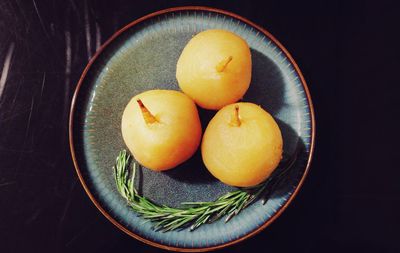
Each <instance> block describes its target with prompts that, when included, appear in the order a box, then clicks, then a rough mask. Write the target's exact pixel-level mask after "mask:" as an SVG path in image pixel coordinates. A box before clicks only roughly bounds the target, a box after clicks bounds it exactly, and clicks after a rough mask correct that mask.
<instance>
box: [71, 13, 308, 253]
mask: <svg viewBox="0 0 400 253" xmlns="http://www.w3.org/2000/svg"><path fill="white" fill-rule="evenodd" d="M177 11H208V12H214V13H217V14H223V15H226V16H229V17H232V18H235V19H238V20H240V21H242V22H244V23H245V24H247V25H249V26H251V27H254V28H256V29H257V30H259V31H260V32H261V33H263V34H264V35H265V36H266V37H268V38H269V39H270V40H271V41H273V42H274V43H275V44H276V45H277V46H278V48H279V49H280V50H282V52H283V53H284V54H285V56H286V57H287V59H288V60H289V61H290V63H291V64H292V65H293V67H294V69H295V70H296V72H297V74H298V75H299V78H300V82H301V85H302V86H303V89H304V91H305V93H306V97H307V103H308V106H309V110H310V117H311V142H310V151H309V154H308V158H307V164H306V168H305V170H304V173H303V175H302V177H301V179H300V181H299V183H298V184H297V186H296V188H295V190H294V192H293V193H292V195H291V196H290V197H289V198H288V199H287V201H286V202H285V203H284V204H283V205H282V206H281V207H280V208H279V209H278V210H277V212H276V213H275V214H274V215H273V216H272V217H271V218H269V219H268V220H267V221H266V222H265V223H264V224H262V225H261V226H259V227H258V228H256V229H254V230H253V231H251V232H250V233H248V234H246V235H243V236H242V237H239V238H237V239H235V240H233V241H230V242H226V243H223V244H219V245H215V246H210V247H201V248H182V247H174V246H168V245H164V244H161V243H157V242H154V241H152V240H149V239H146V238H143V237H141V236H139V235H138V234H135V233H134V232H132V231H131V230H129V229H128V228H126V227H125V226H123V225H122V224H121V223H119V222H118V221H117V220H116V219H115V218H113V217H112V216H111V215H110V214H109V213H108V212H107V211H106V210H105V209H104V208H103V207H102V206H101V204H100V203H99V202H98V201H97V200H96V199H95V197H94V196H93V194H92V193H91V192H90V190H89V187H88V186H87V184H86V182H85V180H84V178H83V175H82V173H81V170H80V168H79V165H78V161H77V159H76V154H75V146H74V129H73V125H74V114H75V111H76V101H77V97H78V94H79V90H80V88H81V86H82V84H83V81H84V79H85V77H86V74H87V72H88V71H89V69H90V68H91V66H92V65H93V63H94V62H95V61H96V59H97V58H98V57H99V55H100V54H101V53H102V52H103V51H104V49H105V48H106V47H107V46H108V45H109V44H110V43H111V42H112V41H114V40H115V39H116V38H117V37H118V36H120V35H121V34H122V33H124V32H125V31H126V30H128V29H130V28H131V27H133V26H135V25H137V24H139V23H141V22H143V21H145V20H147V19H150V18H152V17H155V16H159V15H163V14H166V13H172V12H177ZM68 134H69V146H70V152H71V157H72V161H73V164H74V167H75V171H76V173H77V175H78V178H79V181H80V183H81V184H82V186H83V188H84V190H85V192H86V194H87V195H88V197H89V198H90V200H91V201H92V203H93V204H94V205H95V206H96V208H97V209H98V210H99V211H100V212H101V213H102V214H103V215H104V216H105V217H106V218H107V219H108V220H109V221H110V222H111V223H112V224H113V225H114V226H116V227H117V228H118V229H120V230H121V231H123V232H125V233H126V234H127V235H129V236H131V237H133V238H135V239H137V240H139V241H141V242H144V243H146V244H148V245H151V246H154V247H157V248H161V249H164V250H170V251H178V252H205V251H211V250H216V249H221V248H225V247H227V246H230V245H233V244H236V243H239V242H241V241H243V240H246V239H248V238H250V237H252V236H254V235H256V234H258V233H259V232H261V231H262V230H264V229H265V228H266V227H268V226H269V225H270V224H271V223H272V222H274V221H275V220H276V219H277V218H278V217H279V216H280V215H281V214H282V213H283V212H284V211H285V210H286V208H287V207H288V206H289V204H290V203H291V202H292V201H293V199H294V198H295V197H296V195H297V193H298V192H299V190H300V188H301V187H302V185H303V183H304V180H305V178H306V177H307V174H308V172H309V170H310V166H311V161H312V158H313V155H314V148H315V114H314V107H313V103H312V100H311V94H310V91H309V89H308V86H307V83H306V81H305V78H304V76H303V74H302V72H301V70H300V68H299V66H298V65H297V63H296V61H295V60H294V59H293V57H292V56H291V54H290V53H289V52H288V50H287V49H286V48H285V47H284V46H283V45H282V44H281V43H280V42H279V41H278V40H277V39H276V38H275V37H274V36H273V35H272V34H271V33H270V32H268V31H267V30H266V29H265V28H263V27H261V26H259V25H257V24H255V23H253V22H252V21H250V20H248V19H246V18H244V17H242V16H240V15H238V14H235V13H233V12H230V11H226V10H222V9H218V8H213V7H207V6H179V7H172V8H167V9H162V10H159V11H155V12H152V13H150V14H147V15H145V16H143V17H140V18H138V19H136V20H134V21H132V22H130V23H128V24H127V25H125V26H124V27H122V28H121V29H119V30H117V31H116V32H115V33H114V34H113V35H112V36H111V37H110V38H108V39H107V40H106V41H105V42H104V43H103V44H102V45H101V47H100V48H99V49H98V50H97V51H96V53H95V54H94V55H93V56H92V58H91V59H90V60H89V62H88V64H87V65H86V67H85V69H84V70H83V72H82V74H81V76H80V78H79V81H78V84H77V86H76V88H75V91H74V94H73V97H72V101H71V107H70V113H69V121H68Z"/></svg>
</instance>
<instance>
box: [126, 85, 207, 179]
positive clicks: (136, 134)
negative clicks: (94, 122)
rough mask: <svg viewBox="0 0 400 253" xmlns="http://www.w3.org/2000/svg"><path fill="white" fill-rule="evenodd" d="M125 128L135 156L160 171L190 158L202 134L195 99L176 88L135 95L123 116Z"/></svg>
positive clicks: (139, 160) (127, 140)
mask: <svg viewBox="0 0 400 253" xmlns="http://www.w3.org/2000/svg"><path fill="white" fill-rule="evenodd" d="M121 129H122V137H123V139H124V141H125V144H126V145H127V146H128V148H129V150H130V151H131V153H132V154H133V156H134V157H135V159H136V160H137V161H138V162H139V163H140V164H142V165H143V166H145V167H147V168H149V169H152V170H156V171H162V170H168V169H171V168H174V167H176V166H177V165H179V164H181V163H183V162H184V161H186V160H187V159H189V158H190V157H191V156H192V155H193V154H194V153H195V151H196V150H197V148H198V146H199V144H200V140H201V133H202V130H201V124H200V119H199V115H198V112H197V108H196V105H195V103H194V102H193V100H192V99H190V98H189V97H188V96H186V95H185V94H183V93H182V92H179V91H173V90H149V91H145V92H143V93H141V94H138V95H136V96H135V97H133V98H132V99H131V100H130V102H129V103H128V105H127V106H126V108H125V110H124V113H123V115H122V124H121Z"/></svg>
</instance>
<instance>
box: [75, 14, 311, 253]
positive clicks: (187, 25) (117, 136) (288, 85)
mask: <svg viewBox="0 0 400 253" xmlns="http://www.w3.org/2000/svg"><path fill="white" fill-rule="evenodd" d="M206 29H225V30H229V31H232V32H234V33H236V34H238V35H239V36H241V37H242V38H244V39H245V40H246V41H247V43H248V44H249V45H250V48H251V53H252V59H253V73H252V81H251V85H250V88H249V90H248V92H247V93H246V95H245V97H244V99H243V100H244V101H251V102H254V103H257V104H260V105H261V106H262V107H263V108H265V109H266V110H268V111H269V112H270V113H271V114H272V115H273V116H274V117H275V119H276V120H277V122H278V124H279V126H280V128H281V130H282V134H283V140H284V152H285V154H286V155H287V156H289V157H290V156H293V154H294V153H295V152H298V155H297V159H296V162H295V165H294V166H293V167H292V169H291V171H290V173H289V174H288V175H287V178H286V180H283V181H282V182H281V183H280V184H279V185H278V187H277V188H276V190H275V191H274V192H273V193H272V195H271V197H270V199H269V201H268V202H267V203H266V204H265V205H262V203H261V201H258V202H255V203H254V204H252V205H251V206H249V207H248V208H246V209H245V210H244V211H243V212H242V213H240V215H238V216H236V217H234V218H233V219H232V220H231V221H230V222H228V223H224V221H223V220H220V221H218V222H216V223H212V224H207V225H203V226H201V227H200V228H199V229H197V230H195V231H193V232H190V231H189V230H188V229H184V230H181V231H173V232H167V233H162V232H155V231H154V230H152V228H151V227H152V224H151V223H150V222H145V220H144V219H142V218H140V217H138V216H137V215H136V214H135V212H133V211H132V210H131V209H130V208H129V207H128V206H127V205H126V202H125V200H124V199H123V198H122V197H121V196H120V195H119V193H118V192H117V189H116V187H115V184H114V179H113V170H112V169H111V168H112V166H113V164H114V161H115V158H116V156H117V154H118V152H119V151H120V150H121V149H124V148H126V146H125V144H124V142H123V139H122V136H121V131H120V123H121V116H122V112H123V110H124V108H125V105H126V104H127V103H128V101H129V100H130V99H131V97H133V96H135V95H136V94H138V93H140V92H142V91H145V90H149V89H174V90H178V89H179V88H178V85H177V81H176V78H175V68H176V62H177V60H178V57H179V55H180V53H181V51H182V49H183V48H184V46H185V45H186V43H187V42H188V41H189V40H190V38H192V37H193V36H194V35H195V34H197V33H199V32H200V31H203V30H206ZM214 114H215V112H213V111H206V110H200V116H201V118H202V123H203V129H205V127H206V125H207V122H208V121H209V119H210V118H211V117H212V116H213V115H214ZM313 143H314V117H313V109H312V104H311V99H310V95H309V92H308V89H307V86H306V83H305V81H304V78H303V76H302V75H301V73H300V70H299V68H298V67H297V65H296V63H295V62H294V60H293V59H292V57H291V56H290V55H289V53H288V52H287V51H286V50H285V49H284V48H283V46H282V45H281V44H280V43H279V42H278V41H277V40H276V39H275V38H274V37H273V36H272V35H271V34H269V33H268V32H267V31H266V30H264V29H263V28H261V27H259V26H257V25H255V24H253V23H251V22H250V21H248V20H246V19H244V18H242V17H239V16H237V15H235V14H232V13H228V12H225V11H221V10H215V9H210V8H204V7H182V8H174V9H168V10H163V11H159V12H156V13H153V14H150V15H147V16H145V17H143V18H140V19H138V20H136V21H134V22H132V23H131V24H129V25H127V26H126V27H124V28H123V29H121V30H120V31H118V32H117V33H116V34H115V35H114V36H112V37H111V38H110V39H109V40H108V41H107V42H106V43H105V44H104V45H103V46H102V47H101V49H100V50H99V51H98V52H97V53H96V55H95V56H94V57H93V59H92V60H91V61H90V62H89V64H88V66H87V67H86V69H85V70H84V72H83V74H82V77H81V79H80V81H79V83H78V86H77V89H76V91H75V95H74V98H73V101H72V107H71V115H70V144H71V152H72V157H73V160H74V164H75V167H76V171H77V173H78V176H79V178H80V181H81V183H82V185H83V186H84V188H85V190H86V192H87V194H88V195H89V197H90V198H91V200H92V201H93V202H94V204H95V205H96V206H97V208H98V209H99V210H100V211H101V212H102V213H103V214H104V215H105V216H106V217H107V218H108V219H109V220H110V221H111V222H112V223H113V224H115V225H116V226H117V227H118V228H120V229H121V230H123V231H124V232H126V233H128V234H129V235H131V236H132V237H134V238H136V239H139V240H141V241H144V242H146V243H148V244H151V245H153V246H157V247H161V248H164V249H170V250H181V251H182V250H184V251H204V250H210V249H215V248H220V247H224V246H227V245H230V244H233V243H235V242H238V241H241V240H243V239H245V238H247V237H249V236H251V235H254V234H255V233H257V232H259V231H261V230H262V229H263V228H265V227H266V226H268V224H270V223H271V222H272V221H273V220H274V219H275V218H276V217H277V216H279V214H280V213H281V212H282V211H283V210H284V209H285V208H286V206H287V205H288V204H289V202H290V201H291V200H292V199H293V197H294V195H295V194H296V192H297V191H298V189H299V187H300V185H301V184H302V182H303V180H304V178H305V175H306V174H307V171H308V168H309V164H310V159H311V155H312V150H313ZM296 150H297V151H296ZM139 176H140V177H141V179H142V180H141V181H140V182H141V183H140V185H139V186H138V187H139V188H140V189H141V191H142V193H143V195H145V196H147V197H148V198H150V199H152V200H154V201H155V202H157V203H160V204H166V205H171V206H179V203H181V202H185V201H207V200H214V199H216V198H217V197H218V196H221V195H222V194H224V193H226V192H228V191H230V190H232V189H233V188H231V187H229V186H226V185H224V184H222V183H220V182H219V181H217V180H216V179H215V178H213V177H212V176H211V175H210V174H209V173H208V171H207V170H206V168H205V167H204V165H203V163H202V161H201V156H200V153H199V152H197V153H196V154H195V155H194V156H193V157H192V158H191V159H190V160H189V161H188V162H186V163H184V164H183V165H181V166H179V167H177V168H175V169H173V170H170V171H168V172H165V173H156V172H152V171H150V170H148V169H143V170H142V171H141V173H140V175H139Z"/></svg>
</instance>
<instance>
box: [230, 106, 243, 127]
mask: <svg viewBox="0 0 400 253" xmlns="http://www.w3.org/2000/svg"><path fill="white" fill-rule="evenodd" d="M230 124H231V126H235V127H239V126H240V125H241V124H242V122H241V121H240V118H239V106H238V105H236V106H235V111H234V112H233V115H232V118H231V122H230Z"/></svg>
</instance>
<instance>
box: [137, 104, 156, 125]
mask: <svg viewBox="0 0 400 253" xmlns="http://www.w3.org/2000/svg"><path fill="white" fill-rule="evenodd" d="M136 101H137V103H138V104H139V107H140V110H141V111H142V115H143V119H144V121H145V122H146V124H152V123H154V122H157V119H156V117H154V115H153V114H151V112H150V111H149V110H148V109H147V108H146V106H144V104H143V102H142V100H140V99H138V100H136Z"/></svg>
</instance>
